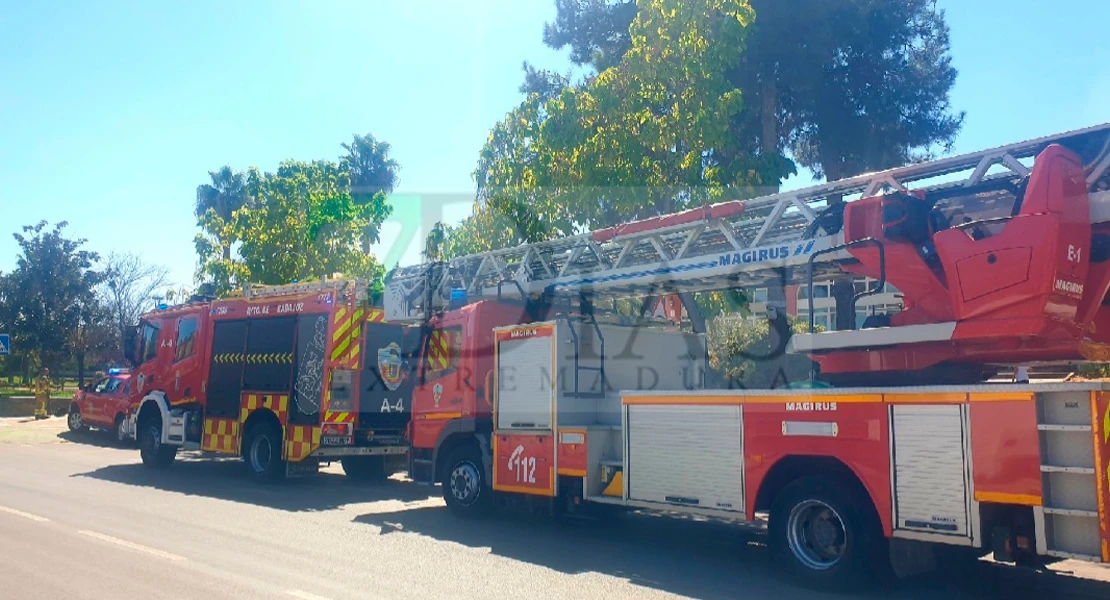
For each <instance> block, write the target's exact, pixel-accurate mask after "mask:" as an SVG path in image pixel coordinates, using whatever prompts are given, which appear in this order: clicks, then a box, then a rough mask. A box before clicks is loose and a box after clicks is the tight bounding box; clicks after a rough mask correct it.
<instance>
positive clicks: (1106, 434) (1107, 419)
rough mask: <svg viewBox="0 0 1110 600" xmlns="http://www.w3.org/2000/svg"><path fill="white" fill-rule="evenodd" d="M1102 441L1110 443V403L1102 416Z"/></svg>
mask: <svg viewBox="0 0 1110 600" xmlns="http://www.w3.org/2000/svg"><path fill="white" fill-rule="evenodd" d="M1102 443H1103V444H1110V404H1107V405H1106V414H1105V415H1103V416H1102ZM1108 473H1110V471H1108Z"/></svg>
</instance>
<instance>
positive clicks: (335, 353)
mask: <svg viewBox="0 0 1110 600" xmlns="http://www.w3.org/2000/svg"><path fill="white" fill-rule="evenodd" d="M350 345H351V338H350V337H347V338H344V339H343V341H342V342H339V345H338V346H336V347H335V350H332V352H331V359H332V360H337V359H338V358H339V357H340V356H343V352H344V351H345V350H346V349H347V347H348V346H350Z"/></svg>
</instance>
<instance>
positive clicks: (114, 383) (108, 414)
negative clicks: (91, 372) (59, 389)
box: [73, 373, 131, 428]
mask: <svg viewBox="0 0 1110 600" xmlns="http://www.w3.org/2000/svg"><path fill="white" fill-rule="evenodd" d="M130 381H131V375H129V374H126V373H120V374H118V375H109V376H108V377H105V378H103V379H99V380H97V381H96V382H94V383H92V384H90V385H89V386H88V388H87V389H86V390H82V391H79V392H77V393H76V394H74V396H73V403H74V404H76V405H77V408H78V410H79V411H80V412H81V421H82V422H83V423H85V424H86V425H92V426H94V427H100V428H109V427H114V426H115V424H116V418H117V417H125V416H127V409H128V406H129V404H130V401H129V398H128V390H129V388H130V385H131V384H130Z"/></svg>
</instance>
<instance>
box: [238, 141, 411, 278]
mask: <svg viewBox="0 0 1110 600" xmlns="http://www.w3.org/2000/svg"><path fill="white" fill-rule="evenodd" d="M248 187H249V190H250V194H251V197H252V198H254V200H255V206H254V207H253V208H251V209H250V210H243V211H239V213H237V216H236V219H235V225H236V229H237V234H236V235H237V236H238V239H239V240H240V247H239V255H240V256H241V258H242V260H241V270H242V272H243V273H244V275H243V276H242V278H240V279H239V282H241V283H242V282H246V281H251V282H255V283H262V284H282V283H289V282H293V281H305V280H309V279H319V278H324V277H330V276H333V275H335V274H343V275H345V276H348V277H365V278H368V279H373V280H380V278H381V276H382V272H383V269H382V267H381V265H379V264H378V262H377V261H376V260H375V258H374V257H373V256H371V255H370V254H367V253H365V252H362V251H361V249H360V245H361V242H362V241H363V239H364V235H365V232H367V231H371V230H373V231H378V230H379V229H380V228H381V224H382V222H383V221H384V220H385V218H386V217H388V216H389V213H390V211H391V208H390V206H389V205H388V204H387V203H386V201H385V194H384V193H382V192H380V191H379V192H377V193H375V194H374V195H373V196H371V197H370V198H369V199H364V200H361V201H360V200H356V199H355V198H354V197H353V196H352V195H351V192H350V189H351V188H350V175H349V174H348V171H347V168H346V167H345V166H343V165H340V164H338V163H334V162H330V161H322V160H318V161H313V162H310V163H309V162H300V161H286V162H283V163H281V165H280V166H279V167H278V169H277V171H276V172H274V173H262V172H260V171H258V170H257V169H251V171H250V175H249V176H248ZM225 291H226V290H225Z"/></svg>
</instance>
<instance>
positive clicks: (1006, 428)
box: [970, 393, 1043, 506]
mask: <svg viewBox="0 0 1110 600" xmlns="http://www.w3.org/2000/svg"><path fill="white" fill-rule="evenodd" d="M995 396H996V397H995V398H987V397H978V396H977V397H975V398H973V399H974V400H975V401H974V402H972V403H971V405H970V411H971V456H972V465H973V478H974V483H975V499H976V500H977V501H979V502H992V503H998V504H1019V505H1025V506H1041V505H1042V503H1043V493H1042V491H1041V468H1040V462H1041V461H1040V458H1041V457H1040V450H1039V448H1040V440H1039V438H1038V435H1037V406H1036V403H1035V402H1034V395H1033V394H1032V393H1019V394H1005V395H1003V394H996V395H995Z"/></svg>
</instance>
